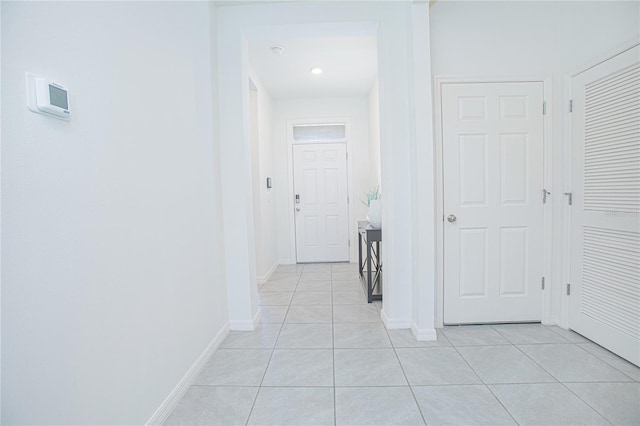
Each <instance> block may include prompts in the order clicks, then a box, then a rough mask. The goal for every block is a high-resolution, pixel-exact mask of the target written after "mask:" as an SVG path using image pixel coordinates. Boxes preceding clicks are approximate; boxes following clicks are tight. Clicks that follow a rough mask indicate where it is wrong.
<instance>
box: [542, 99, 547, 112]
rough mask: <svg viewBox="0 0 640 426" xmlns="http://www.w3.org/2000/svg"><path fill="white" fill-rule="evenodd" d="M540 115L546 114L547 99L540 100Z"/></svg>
mask: <svg viewBox="0 0 640 426" xmlns="http://www.w3.org/2000/svg"><path fill="white" fill-rule="evenodd" d="M542 115H547V101H544V102H542Z"/></svg>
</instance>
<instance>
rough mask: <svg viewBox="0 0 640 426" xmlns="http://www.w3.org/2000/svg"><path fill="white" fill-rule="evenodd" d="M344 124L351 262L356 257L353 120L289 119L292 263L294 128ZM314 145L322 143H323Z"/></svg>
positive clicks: (293, 247)
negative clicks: (307, 125)
mask: <svg viewBox="0 0 640 426" xmlns="http://www.w3.org/2000/svg"><path fill="white" fill-rule="evenodd" d="M336 123H344V124H345V126H346V137H347V140H346V141H345V142H344V143H345V144H346V147H347V194H349V204H348V205H347V207H348V211H349V214H348V215H349V218H348V223H347V230H348V233H349V240H350V241H351V246H350V247H349V261H350V262H354V261H355V257H354V255H353V253H354V247H355V243H356V242H357V240H355V241H354V238H355V237H354V235H352V234H353V233H354V231H355V229H356V228H355V225H354V223H355V212H354V209H353V200H354V198H353V163H352V161H353V155H351V151H352V143H351V119H350V118H349V117H320V118H319V117H314V118H288V119H287V181H288V182H287V199H288V201H287V208H288V218H289V252H290V253H291V261H292V263H294V264H295V263H297V262H298V260H297V251H296V221H295V216H294V214H293V210H294V209H295V205H294V204H295V203H294V200H293V198H294V194H295V190H294V187H293V186H294V182H293V145H294V142H293V126H295V125H298V124H336ZM313 143H322V142H321V141H318V142H313ZM327 143H340V142H339V141H328V142H327Z"/></svg>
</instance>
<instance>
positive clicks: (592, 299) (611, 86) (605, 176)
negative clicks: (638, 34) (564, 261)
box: [569, 47, 640, 365]
mask: <svg viewBox="0 0 640 426" xmlns="http://www.w3.org/2000/svg"><path fill="white" fill-rule="evenodd" d="M638 58H640V47H635V48H633V49H631V50H628V51H626V52H625V53H623V54H620V55H618V56H616V57H614V58H612V59H610V60H608V61H605V62H603V63H601V64H599V65H597V66H595V67H593V68H590V69H589V70H587V71H585V72H583V73H581V74H579V75H578V76H576V77H575V78H574V79H573V82H572V91H573V94H572V97H573V100H572V104H573V112H572V114H571V119H572V132H573V135H572V150H573V159H572V190H573V206H572V208H571V209H572V210H571V212H572V215H571V221H572V230H571V231H572V232H571V238H572V245H571V251H572V253H571V283H570V284H571V288H570V303H569V305H570V313H569V326H570V327H571V328H572V329H573V330H575V331H577V332H578V333H580V334H582V335H584V336H586V337H588V338H589V339H591V340H593V341H595V342H596V343H599V344H600V345H602V346H604V347H606V348H607V349H609V350H611V351H613V352H615V353H617V354H618V355H620V356H622V357H624V358H626V359H628V360H629V361H631V362H633V363H635V364H636V365H640V60H639V59H638Z"/></svg>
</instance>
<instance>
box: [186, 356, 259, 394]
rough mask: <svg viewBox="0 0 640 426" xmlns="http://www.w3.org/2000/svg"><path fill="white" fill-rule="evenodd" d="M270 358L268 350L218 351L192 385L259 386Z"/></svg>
mask: <svg viewBox="0 0 640 426" xmlns="http://www.w3.org/2000/svg"><path fill="white" fill-rule="evenodd" d="M270 358H271V351H270V350H262V349H218V350H217V351H216V352H215V353H214V354H213V356H212V357H211V358H210V359H209V361H207V363H206V364H205V366H204V367H203V368H202V371H201V372H200V374H199V375H198V377H197V378H196V380H195V381H194V383H193V384H194V385H212V386H213V385H234V386H259V385H260V383H261V382H262V377H263V376H264V372H265V371H266V369H267V364H268V363H269V359H270Z"/></svg>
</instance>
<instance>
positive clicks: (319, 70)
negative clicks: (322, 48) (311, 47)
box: [311, 67, 322, 75]
mask: <svg viewBox="0 0 640 426" xmlns="http://www.w3.org/2000/svg"><path fill="white" fill-rule="evenodd" d="M311 74H314V75H320V74H322V68H318V67H315V68H311Z"/></svg>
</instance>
